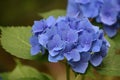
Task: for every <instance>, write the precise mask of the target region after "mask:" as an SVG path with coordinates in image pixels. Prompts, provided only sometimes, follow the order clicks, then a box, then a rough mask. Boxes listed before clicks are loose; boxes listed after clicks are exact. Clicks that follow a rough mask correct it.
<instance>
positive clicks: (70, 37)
mask: <svg viewBox="0 0 120 80" xmlns="http://www.w3.org/2000/svg"><path fill="white" fill-rule="evenodd" d="M66 37H67V41H68V42H73V43H74V42H77V40H78V33H77V32H76V31H75V30H72V29H70V30H69V31H68V32H67V35H66Z"/></svg>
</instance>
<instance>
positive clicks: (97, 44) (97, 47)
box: [92, 40, 102, 52]
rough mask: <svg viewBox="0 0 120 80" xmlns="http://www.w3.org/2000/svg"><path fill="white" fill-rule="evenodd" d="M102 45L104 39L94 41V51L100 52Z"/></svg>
mask: <svg viewBox="0 0 120 80" xmlns="http://www.w3.org/2000/svg"><path fill="white" fill-rule="evenodd" d="M101 46H102V40H97V41H95V42H94V43H93V47H92V52H99V51H100V48H101Z"/></svg>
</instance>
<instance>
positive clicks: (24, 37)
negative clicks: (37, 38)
mask: <svg viewBox="0 0 120 80" xmlns="http://www.w3.org/2000/svg"><path fill="white" fill-rule="evenodd" d="M1 31H2V35H1V44H2V47H3V48H4V49H5V50H6V51H7V52H9V53H10V54H12V55H14V56H16V57H19V58H23V59H31V60H32V59H38V60H40V61H43V60H44V61H45V60H46V61H47V55H44V56H43V55H41V54H38V55H36V56H31V54H30V48H31V45H30V43H29V39H30V37H31V35H32V34H31V27H30V26H28V27H1Z"/></svg>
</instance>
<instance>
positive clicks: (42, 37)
mask: <svg viewBox="0 0 120 80" xmlns="http://www.w3.org/2000/svg"><path fill="white" fill-rule="evenodd" d="M38 38H39V43H40V44H41V45H42V46H44V47H45V48H46V44H47V43H48V40H49V39H48V36H47V35H45V34H41V35H39V36H38Z"/></svg>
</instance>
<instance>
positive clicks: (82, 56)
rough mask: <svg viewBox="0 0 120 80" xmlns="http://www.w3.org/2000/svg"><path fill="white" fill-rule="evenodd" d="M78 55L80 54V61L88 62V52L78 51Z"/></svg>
mask: <svg viewBox="0 0 120 80" xmlns="http://www.w3.org/2000/svg"><path fill="white" fill-rule="evenodd" d="M80 56H81V59H80V61H81V62H88V61H89V60H90V53H89V52H82V53H80Z"/></svg>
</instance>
